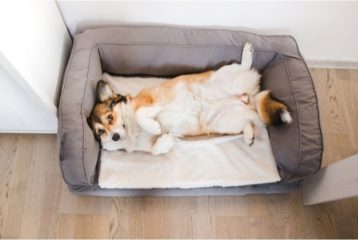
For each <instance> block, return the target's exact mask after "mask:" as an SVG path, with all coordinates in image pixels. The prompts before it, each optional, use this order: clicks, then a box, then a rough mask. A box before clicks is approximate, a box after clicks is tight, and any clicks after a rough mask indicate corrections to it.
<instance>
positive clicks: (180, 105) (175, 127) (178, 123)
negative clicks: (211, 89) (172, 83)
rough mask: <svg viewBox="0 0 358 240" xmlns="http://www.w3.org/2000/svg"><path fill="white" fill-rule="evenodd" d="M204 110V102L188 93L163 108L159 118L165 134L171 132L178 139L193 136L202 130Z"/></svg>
mask: <svg viewBox="0 0 358 240" xmlns="http://www.w3.org/2000/svg"><path fill="white" fill-rule="evenodd" d="M202 109H203V102H202V100H201V99H200V98H199V97H198V96H195V95H193V94H191V93H190V92H186V93H185V94H183V93H182V94H181V95H180V96H178V97H177V98H176V99H175V100H174V101H172V102H170V103H169V104H166V105H165V106H163V109H162V111H161V112H160V114H159V115H158V116H157V118H158V121H159V123H160V125H161V127H162V131H163V132H164V133H167V132H170V133H172V134H173V135H174V136H177V137H181V136H184V135H192V134H193V133H196V132H198V131H199V130H200V128H201V126H200V114H201V112H202Z"/></svg>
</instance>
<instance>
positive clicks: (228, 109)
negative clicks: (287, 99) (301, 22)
mask: <svg viewBox="0 0 358 240" xmlns="http://www.w3.org/2000/svg"><path fill="white" fill-rule="evenodd" d="M253 53H254V49H253V47H252V45H251V44H250V43H246V44H245V46H244V48H243V52H242V61H241V63H240V64H238V63H233V64H230V65H225V66H223V67H221V68H219V69H218V70H216V71H206V72H203V73H197V74H188V75H181V76H178V77H175V78H172V79H170V80H167V81H165V82H164V83H163V84H161V85H160V86H157V87H154V88H148V89H143V90H142V91H141V92H140V93H139V94H138V95H136V96H123V95H121V94H118V93H115V92H114V91H113V90H112V89H111V87H110V86H109V84H108V83H107V82H105V81H103V80H101V81H99V82H98V84H97V97H98V102H97V103H96V104H95V106H94V108H93V111H92V113H91V116H90V117H89V124H90V126H91V128H92V129H93V133H94V135H95V138H96V139H97V140H98V141H99V142H100V144H101V146H102V148H103V149H105V150H110V151H114V150H126V151H128V152H132V151H145V152H149V153H152V154H154V155H158V154H163V153H167V152H169V151H170V150H171V149H172V148H173V147H174V145H175V143H176V140H177V139H178V138H182V137H192V136H200V135H235V134H241V133H242V134H243V139H244V141H245V142H246V143H247V144H248V145H250V146H251V145H252V144H254V140H255V128H256V127H257V126H258V125H265V124H266V125H272V124H277V123H286V124H288V123H290V122H291V121H292V117H291V115H290V113H289V111H288V108H287V106H286V105H285V104H283V103H281V102H279V101H277V100H275V99H273V98H272V97H271V94H270V92H269V91H261V92H260V86H259V84H260V77H261V76H260V74H259V73H258V72H257V71H256V70H255V69H253V68H252V67H251V66H252V61H253Z"/></svg>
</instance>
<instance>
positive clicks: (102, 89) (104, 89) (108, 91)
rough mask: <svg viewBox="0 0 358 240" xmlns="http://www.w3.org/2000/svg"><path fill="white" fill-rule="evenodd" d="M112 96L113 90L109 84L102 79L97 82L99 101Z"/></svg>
mask: <svg viewBox="0 0 358 240" xmlns="http://www.w3.org/2000/svg"><path fill="white" fill-rule="evenodd" d="M112 96H113V90H112V88H111V87H110V86H109V84H108V83H107V82H105V81H103V80H100V81H99V82H98V83H97V98H98V100H99V101H100V102H105V101H107V100H108V99H109V98H111V97H112Z"/></svg>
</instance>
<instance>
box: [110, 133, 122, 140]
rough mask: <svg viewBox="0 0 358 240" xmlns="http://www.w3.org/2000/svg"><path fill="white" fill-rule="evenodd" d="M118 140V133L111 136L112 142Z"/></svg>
mask: <svg viewBox="0 0 358 240" xmlns="http://www.w3.org/2000/svg"><path fill="white" fill-rule="evenodd" d="M119 139H121V136H119V134H118V133H115V134H113V136H112V140H113V141H116V142H117V141H118V140H119Z"/></svg>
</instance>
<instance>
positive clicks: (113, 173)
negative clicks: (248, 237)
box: [98, 74, 280, 188]
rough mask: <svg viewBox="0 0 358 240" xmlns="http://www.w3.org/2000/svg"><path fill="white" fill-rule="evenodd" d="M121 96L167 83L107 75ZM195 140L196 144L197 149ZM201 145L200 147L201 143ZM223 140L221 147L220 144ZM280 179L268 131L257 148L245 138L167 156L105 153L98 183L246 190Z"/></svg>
mask: <svg viewBox="0 0 358 240" xmlns="http://www.w3.org/2000/svg"><path fill="white" fill-rule="evenodd" d="M104 80H106V81H108V82H109V83H110V84H111V86H112V88H113V89H114V90H115V91H116V92H119V93H121V94H125V93H130V94H132V95H135V94H137V93H138V92H139V91H140V90H141V89H142V88H144V87H150V86H156V85H158V84H160V83H161V82H162V81H165V80H163V79H158V78H123V77H111V76H109V75H106V74H105V75H104ZM192 141H196V144H195V147H192V145H193V144H192ZM197 141H200V144H199V146H198V142H197ZM219 142H221V143H219ZM279 180H280V176H279V174H278V172H277V168H276V163H275V160H274V157H273V155H272V151H271V147H270V142H269V138H268V134H267V131H266V129H265V128H263V129H258V136H257V137H256V139H255V143H254V145H253V146H252V147H249V146H248V145H247V144H245V143H244V141H243V139H242V137H241V135H240V136H234V137H219V138H216V139H214V140H213V139H212V140H195V139H194V140H183V141H179V143H178V144H177V145H176V147H175V148H174V149H173V150H172V151H171V152H169V153H167V154H165V155H159V156H153V155H151V154H150V153H144V152H135V153H126V152H122V151H117V152H107V151H103V152H102V157H101V168H100V175H99V180H98V183H99V185H100V187H102V188H199V187H213V186H221V187H228V186H243V185H251V184H262V183H272V182H277V181H279Z"/></svg>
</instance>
